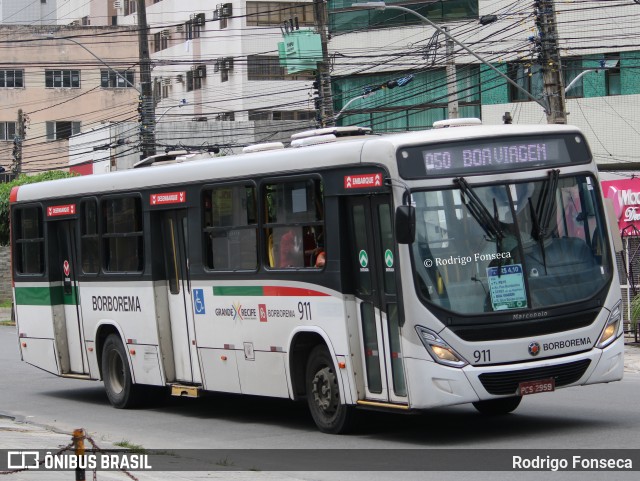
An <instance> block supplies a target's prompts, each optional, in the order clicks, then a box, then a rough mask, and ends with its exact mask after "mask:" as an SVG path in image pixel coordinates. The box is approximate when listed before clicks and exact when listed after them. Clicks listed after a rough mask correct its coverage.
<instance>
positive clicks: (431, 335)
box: [416, 326, 469, 367]
mask: <svg viewBox="0 0 640 481" xmlns="http://www.w3.org/2000/svg"><path fill="white" fill-rule="evenodd" d="M416 332H417V333H418V337H419V338H420V340H421V341H422V344H424V347H425V348H426V349H427V351H428V352H429V354H431V357H432V358H433V360H434V361H435V362H437V363H438V364H444V365H445V366H450V367H464V366H466V365H467V364H469V363H468V362H467V361H466V360H465V359H464V358H463V357H462V356H461V355H460V354H458V353H457V352H456V351H455V350H454V349H453V348H452V347H451V346H449V344H447V343H446V342H445V341H444V339H442V338H441V337H440V336H438V335H437V334H436V333H435V332H433V331H432V330H430V329H427V328H426V327H422V326H416Z"/></svg>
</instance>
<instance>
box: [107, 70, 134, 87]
mask: <svg viewBox="0 0 640 481" xmlns="http://www.w3.org/2000/svg"><path fill="white" fill-rule="evenodd" d="M125 79H126V81H125ZM134 80H135V77H134V73H133V71H131V70H118V72H117V73H116V71H115V70H106V69H104V70H100V87H104V88H126V87H131V88H133V82H134Z"/></svg>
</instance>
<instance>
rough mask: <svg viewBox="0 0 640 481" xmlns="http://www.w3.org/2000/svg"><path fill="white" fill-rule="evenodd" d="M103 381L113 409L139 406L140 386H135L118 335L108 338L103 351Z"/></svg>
mask: <svg viewBox="0 0 640 481" xmlns="http://www.w3.org/2000/svg"><path fill="white" fill-rule="evenodd" d="M102 379H103V382H104V388H105V390H106V391H107V397H108V398H109V402H110V403H111V405H112V406H113V407H116V408H119V409H124V408H131V407H134V406H136V405H137V404H138V401H139V395H138V393H139V390H138V389H137V388H138V386H135V385H134V384H133V381H132V379H131V371H129V362H128V361H127V354H126V351H125V350H124V346H123V345H122V341H121V340H120V337H119V336H117V335H116V334H110V335H109V336H108V337H107V340H106V341H105V343H104V348H103V349H102Z"/></svg>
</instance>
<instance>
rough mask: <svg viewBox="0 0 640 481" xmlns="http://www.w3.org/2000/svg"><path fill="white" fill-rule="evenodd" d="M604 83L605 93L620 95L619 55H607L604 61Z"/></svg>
mask: <svg viewBox="0 0 640 481" xmlns="http://www.w3.org/2000/svg"><path fill="white" fill-rule="evenodd" d="M604 68H605V71H604V84H605V90H606V92H607V95H620V94H621V93H622V86H621V84H620V57H619V56H615V57H614V56H607V57H606V58H605V61H604Z"/></svg>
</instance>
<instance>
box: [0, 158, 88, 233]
mask: <svg viewBox="0 0 640 481" xmlns="http://www.w3.org/2000/svg"><path fill="white" fill-rule="evenodd" d="M76 175H77V174H73V173H69V172H63V171H61V170H53V171H51V172H43V173H41V174H37V175H24V174H23V175H21V176H19V177H18V178H17V179H15V180H13V181H11V182H7V183H4V184H0V245H3V246H6V245H9V195H10V194H11V189H12V188H14V187H16V186H18V185H24V184H33V183H36V182H44V181H46V180H57V179H65V178H67V177H75V176H76Z"/></svg>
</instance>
